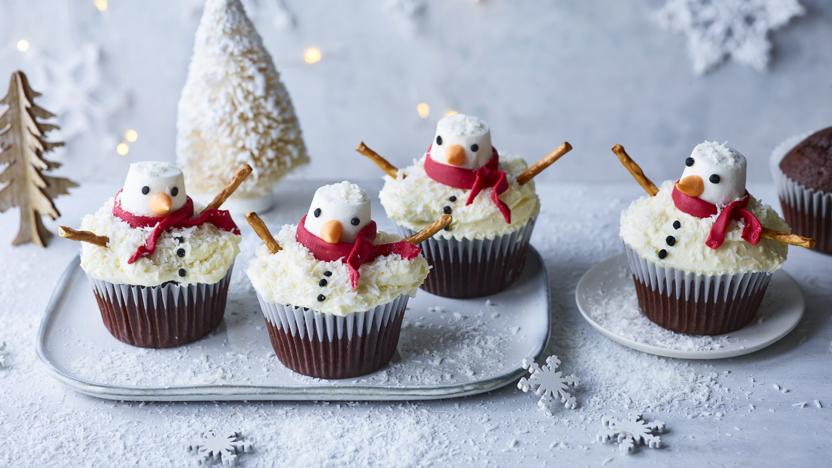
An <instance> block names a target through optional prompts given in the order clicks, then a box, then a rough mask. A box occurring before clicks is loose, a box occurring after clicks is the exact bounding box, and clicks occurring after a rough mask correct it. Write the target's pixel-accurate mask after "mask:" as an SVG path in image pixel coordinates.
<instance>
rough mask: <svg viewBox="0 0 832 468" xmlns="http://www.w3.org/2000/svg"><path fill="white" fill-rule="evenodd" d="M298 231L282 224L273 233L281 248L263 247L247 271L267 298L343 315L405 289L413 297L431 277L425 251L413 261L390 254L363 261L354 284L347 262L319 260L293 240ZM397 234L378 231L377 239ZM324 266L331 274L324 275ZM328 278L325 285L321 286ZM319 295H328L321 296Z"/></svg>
mask: <svg viewBox="0 0 832 468" xmlns="http://www.w3.org/2000/svg"><path fill="white" fill-rule="evenodd" d="M295 230H296V226H295V225H286V226H283V228H282V229H281V230H280V232H279V233H278V234H277V236H275V238H276V239H277V242H278V243H279V244H280V246H281V247H282V248H281V250H280V251H279V252H277V253H276V254H271V253H269V251H268V250H266V248H265V247H263V246H261V247H260V248H258V249H257V253H256V255H255V257H254V259H253V260H252V261H251V263H250V264H249V266H248V269H247V270H246V273H247V274H248V277H249V279H250V280H251V284H252V285H253V286H254V289H255V290H256V291H257V293H258V294H259V295H260V296H262V297H263V298H264V299H265V300H266V301H268V302H271V303H275V304H283V305H293V306H297V307H307V308H309V309H313V310H317V311H319V312H324V313H328V314H333V315H338V316H345V315H349V314H351V313H353V312H362V311H365V310H368V309H372V308H373V307H376V306H378V305H382V304H386V303H388V302H390V301H392V300H394V299H395V298H397V297H398V296H400V295H402V294H407V295H409V296H414V295H415V294H416V290H417V289H418V288H419V286H420V285H421V284H422V283H423V282H424V281H425V278H426V277H427V276H428V262H427V261H426V260H425V259H424V257H422V256H421V255H420V256H418V257H416V258H414V259H413V260H405V259H403V258H402V257H401V256H399V255H398V254H393V255H386V256H381V257H378V258H376V259H375V260H373V261H372V262H369V263H365V264H363V265H361V267H360V268H359V269H358V272H359V274H360V275H361V278H360V281H359V283H358V287H357V288H356V289H353V288H352V286H351V284H350V279H349V271H348V269H347V265H346V264H344V263H343V262H342V261H341V260H336V261H332V262H323V261H320V260H318V259H316V258H315V257H314V256H313V255H312V252H310V251H309V249H307V248H306V247H305V246H303V245H301V244H300V243H298V242H297V240H295ZM399 239H400V238H399V237H398V236H395V235H392V234H386V233H384V232H379V233H378V235H377V237H376V240H375V243H376V244H379V243H388V242H394V241H397V240H399ZM326 271H329V272H331V273H332V275H331V276H325V275H324V272H326ZM324 279H325V280H326V284H325V285H324V286H321V280H324ZM319 295H323V296H324V297H325V300H323V301H319V300H318V296H319Z"/></svg>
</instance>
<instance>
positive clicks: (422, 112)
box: [416, 102, 430, 119]
mask: <svg viewBox="0 0 832 468" xmlns="http://www.w3.org/2000/svg"><path fill="white" fill-rule="evenodd" d="M416 113H417V114H419V117H421V118H423V119H426V118H428V116H430V106H429V105H428V103H426V102H420V103H419V104H416Z"/></svg>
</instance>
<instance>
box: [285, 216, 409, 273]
mask: <svg viewBox="0 0 832 468" xmlns="http://www.w3.org/2000/svg"><path fill="white" fill-rule="evenodd" d="M305 222H306V215H304V216H303V218H301V219H300V222H299V223H298V228H297V230H296V231H295V239H297V241H298V242H299V243H300V244H301V245H303V246H304V247H306V248H307V249H309V251H310V252H312V255H314V256H315V258H317V259H318V260H321V261H323V262H333V261H335V260H338V259H339V258H340V259H342V261H343V262H344V263H345V264H346V265H347V269H349V272H350V285H351V286H352V288H353V289H355V288H357V287H358V280H359V279H360V275H359V273H358V268H359V267H360V266H361V265H363V264H365V263H369V262H372V261H373V260H375V259H376V257H380V256H383V255H390V254H399V255H401V257H402V258H404V259H405V260H412V259H413V258H416V257H417V256H418V255H419V254H420V253H421V252H422V250H421V249H420V248H419V247H417V246H415V245H413V244H411V243H410V242H407V241H398V242H392V243H390V244H373V241H374V240H375V239H376V222H375V221H370V223H369V224H367V225H366V226H364V227H363V228H361V230H360V231H358V235H357V236H356V237H355V242H352V243H350V242H339V243H337V244H330V243H329V242H326V241H325V240H323V239H321V238H320V237H318V236H316V235H315V234H312V233H311V232H309V231H308V230H307V229H306V227H305V226H304V223H305Z"/></svg>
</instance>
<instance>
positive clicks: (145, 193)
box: [142, 185, 150, 195]
mask: <svg viewBox="0 0 832 468" xmlns="http://www.w3.org/2000/svg"><path fill="white" fill-rule="evenodd" d="M148 193H150V187H148V186H147V185H145V186H144V187H142V194H144V195H147V194H148Z"/></svg>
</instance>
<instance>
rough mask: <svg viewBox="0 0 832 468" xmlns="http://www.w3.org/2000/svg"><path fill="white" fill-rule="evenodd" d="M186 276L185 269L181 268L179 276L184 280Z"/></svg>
mask: <svg viewBox="0 0 832 468" xmlns="http://www.w3.org/2000/svg"><path fill="white" fill-rule="evenodd" d="M185 274H186V272H185V269H184V268H180V269H179V276H181V277H183V278H184V277H185Z"/></svg>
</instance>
